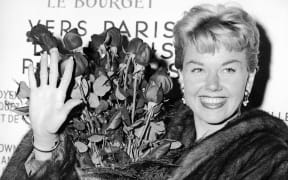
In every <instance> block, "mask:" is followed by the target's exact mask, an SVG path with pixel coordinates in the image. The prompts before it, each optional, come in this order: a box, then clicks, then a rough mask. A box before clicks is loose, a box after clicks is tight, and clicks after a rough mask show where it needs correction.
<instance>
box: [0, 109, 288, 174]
mask: <svg viewBox="0 0 288 180" xmlns="http://www.w3.org/2000/svg"><path fill="white" fill-rule="evenodd" d="M180 109H181V110H180V111H175V113H174V115H173V118H169V119H167V120H166V123H167V126H168V127H167V130H168V132H167V137H168V138H171V139H176V140H180V141H181V142H182V143H183V144H184V148H182V149H181V150H177V151H176V152H173V153H170V154H167V156H166V158H168V159H170V161H171V162H173V163H175V164H177V166H176V167H174V168H166V169H165V176H161V177H160V176H157V175H159V172H160V169H159V167H158V168H154V172H149V175H150V176H149V178H145V177H146V176H144V175H143V173H144V174H145V172H143V171H146V169H145V167H146V166H145V164H143V165H142V166H140V169H138V170H139V172H138V173H139V176H137V177H134V178H133V177H131V178H128V177H126V178H124V177H119V176H117V177H116V176H115V178H111V176H110V179H154V180H157V179H170V180H180V179H189V180H190V179H196V180H221V179H225V180H226V179H231V180H237V179H247V180H260V179H261V180H262V179H271V180H278V179H281V180H282V179H283V180H287V179H288V128H287V126H286V124H285V123H284V122H283V121H282V120H280V119H277V118H275V117H272V116H271V115H269V114H267V113H265V112H263V111H259V110H251V111H248V112H245V113H242V115H241V116H239V117H237V118H236V119H234V120H232V121H230V122H229V123H228V124H227V125H226V126H225V127H224V128H222V129H221V130H219V131H217V132H216V133H214V134H212V135H210V136H208V137H206V138H205V139H202V140H200V141H197V142H195V128H194V122H193V113H192V111H191V110H189V108H187V107H186V106H185V105H181V106H180ZM31 136H32V133H31V132H29V133H28V134H27V135H26V136H25V137H24V138H23V140H22V141H21V143H20V145H19V146H18V148H17V149H16V151H15V152H14V154H13V156H12V157H11V160H10V162H9V163H8V165H7V167H6V169H5V171H4V172H3V174H2V177H1V180H17V179H19V180H20V179H21V180H26V179H51V180H54V179H55V180H57V179H59V180H60V179H61V180H62V179H63V180H78V179H86V180H88V179H91V180H92V179H101V178H97V177H95V176H93V175H87V174H86V175H85V174H84V175H81V176H79V173H78V174H77V172H76V169H75V167H76V166H77V163H76V162H75V159H76V158H75V149H74V148H72V147H73V146H72V144H71V141H70V140H69V137H64V139H62V141H63V142H62V143H63V144H64V145H62V146H60V147H59V148H58V149H57V152H55V153H54V154H53V158H52V159H53V160H49V161H46V162H42V163H40V164H41V165H39V168H38V170H37V172H35V173H34V174H32V175H29V176H28V175H27V172H26V169H25V162H26V161H27V158H28V157H29V156H30V154H31V152H32V150H33V148H32V145H31ZM146 165H147V164H146ZM141 168H142V169H141ZM143 169H144V170H143ZM161 172H163V169H162V170H161ZM141 173H142V174H141ZM146 174H147V172H146ZM147 177H148V176H147Z"/></svg>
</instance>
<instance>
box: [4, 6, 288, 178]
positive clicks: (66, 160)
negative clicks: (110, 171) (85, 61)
mask: <svg viewBox="0 0 288 180" xmlns="http://www.w3.org/2000/svg"><path fill="white" fill-rule="evenodd" d="M174 35H175V54H176V60H175V64H176V67H177V68H178V69H179V71H180V74H181V78H180V83H181V84H183V86H182V87H183V91H184V92H183V93H184V100H185V104H186V105H181V106H180V110H177V111H175V113H174V114H175V117H173V118H171V119H170V120H167V124H168V132H167V137H168V138H171V139H178V140H181V142H182V143H183V144H184V147H185V148H184V149H182V151H181V153H179V152H178V153H176V154H174V156H171V155H170V157H171V158H174V159H175V163H177V164H178V166H177V167H176V168H174V169H169V170H168V171H167V179H168V178H169V179H197V180H198V179H233V180H234V179H251V180H252V179H253V180H255V179H288V128H287V127H286V125H285V124H284V123H283V122H282V121H281V120H279V119H277V118H274V117H272V116H270V115H269V114H267V113H265V112H262V111H259V110H252V111H249V112H245V113H242V112H241V107H242V104H243V105H244V106H245V105H247V103H248V97H249V94H250V92H251V89H252V86H253V81H254V77H255V75H256V72H257V68H258V58H257V55H258V49H259V32H258V29H257V27H256V24H255V22H254V21H253V20H252V19H251V17H250V16H249V15H248V14H247V13H246V12H244V11H243V10H241V9H239V8H233V7H224V6H208V5H203V6H197V7H194V8H192V9H191V10H190V11H189V12H187V13H186V14H185V15H184V17H183V18H182V19H181V20H180V21H178V22H177V24H176V25H175V28H174ZM49 53H50V57H51V64H50V69H51V70H50V72H49V73H48V72H47V70H46V69H47V58H48V57H47V56H48V55H47V54H44V55H42V58H41V67H42V68H41V69H42V70H41V72H40V74H41V85H40V86H39V87H37V86H36V81H35V77H34V75H33V69H32V67H30V69H29V82H30V87H31V104H30V119H31V125H32V130H33V137H34V138H33V139H34V141H33V147H34V148H33V147H32V146H31V145H30V143H31V141H32V138H31V134H32V132H30V134H28V135H27V136H26V137H25V138H24V140H23V141H22V142H21V144H20V146H19V147H18V149H17V150H16V152H15V155H14V156H13V157H12V158H11V161H10V163H9V164H8V166H7V169H6V171H5V172H4V173H3V177H2V178H3V179H5V178H9V179H19V178H20V177H21V179H25V177H26V179H28V177H30V178H31V179H37V178H38V179H39V178H40V179H41V178H42V179H45V178H46V179H78V177H77V176H76V172H75V170H74V161H75V160H74V159H75V158H74V150H73V149H72V148H67V147H71V146H69V145H68V144H69V142H70V141H69V140H68V139H67V138H68V137H66V136H63V135H61V136H59V135H58V134H57V133H56V132H57V131H58V129H59V128H60V126H61V124H62V123H63V122H64V120H65V119H66V117H67V114H68V113H69V111H71V109H72V108H73V107H75V106H76V105H78V104H79V103H81V101H80V100H70V101H68V102H66V103H64V100H65V94H66V90H67V87H68V85H69V82H70V79H71V75H72V69H73V68H72V67H73V61H72V60H70V61H69V63H68V65H67V67H66V70H65V73H64V75H63V78H62V79H61V83H60V85H59V87H58V88H56V83H57V77H58V71H57V65H58V51H57V49H56V48H52V49H51V50H50V52H49ZM48 77H49V78H48ZM48 79H49V80H48ZM48 81H49V83H47V82H48ZM59 144H60V145H59ZM63 144H64V145H63ZM32 149H34V150H33V152H32V154H30V152H31V151H32ZM21 152H25V153H24V154H25V155H23V154H22V155H21V156H19V155H18V156H17V153H21ZM27 158H28V159H27ZM24 162H25V166H24V165H23V164H24ZM13 172H14V174H13ZM15 172H17V173H15Z"/></svg>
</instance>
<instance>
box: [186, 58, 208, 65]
mask: <svg viewBox="0 0 288 180" xmlns="http://www.w3.org/2000/svg"><path fill="white" fill-rule="evenodd" d="M185 64H197V65H200V66H203V65H204V64H203V63H202V62H200V61H196V60H194V59H191V60H188V61H187V62H186V63H185Z"/></svg>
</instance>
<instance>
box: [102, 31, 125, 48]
mask: <svg viewBox="0 0 288 180" xmlns="http://www.w3.org/2000/svg"><path fill="white" fill-rule="evenodd" d="M121 41H122V38H121V33H120V30H119V29H118V28H116V27H112V28H109V29H108V30H107V31H106V37H105V41H104V44H106V45H110V46H112V47H116V48H117V49H120V48H121V46H122V44H121Z"/></svg>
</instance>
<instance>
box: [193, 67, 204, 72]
mask: <svg viewBox="0 0 288 180" xmlns="http://www.w3.org/2000/svg"><path fill="white" fill-rule="evenodd" d="M202 71H203V69H202V68H193V69H192V70H191V72H192V73H199V72H202Z"/></svg>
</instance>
